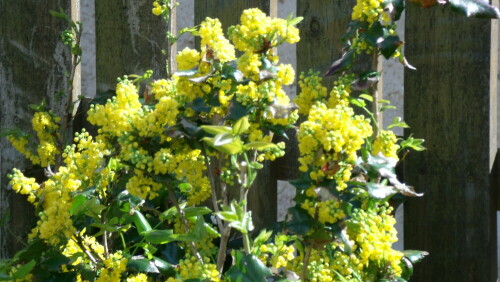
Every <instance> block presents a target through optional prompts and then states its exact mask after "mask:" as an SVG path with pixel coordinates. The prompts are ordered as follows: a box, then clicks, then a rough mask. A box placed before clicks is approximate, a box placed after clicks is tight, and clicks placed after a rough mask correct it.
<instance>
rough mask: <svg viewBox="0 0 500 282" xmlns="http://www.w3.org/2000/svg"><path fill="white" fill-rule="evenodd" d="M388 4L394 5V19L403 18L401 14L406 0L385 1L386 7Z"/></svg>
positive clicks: (392, 13) (392, 16)
mask: <svg viewBox="0 0 500 282" xmlns="http://www.w3.org/2000/svg"><path fill="white" fill-rule="evenodd" d="M388 5H392V8H393V9H392V12H391V18H392V20H393V21H399V19H400V18H401V14H402V13H403V11H404V9H405V1H404V0H387V1H386V2H385V7H386V8H387V7H388Z"/></svg>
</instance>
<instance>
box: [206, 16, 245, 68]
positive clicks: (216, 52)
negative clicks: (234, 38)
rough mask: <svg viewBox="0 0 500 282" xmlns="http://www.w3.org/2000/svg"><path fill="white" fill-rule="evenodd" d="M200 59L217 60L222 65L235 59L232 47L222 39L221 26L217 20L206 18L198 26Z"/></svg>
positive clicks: (227, 41)
mask: <svg viewBox="0 0 500 282" xmlns="http://www.w3.org/2000/svg"><path fill="white" fill-rule="evenodd" d="M199 33H200V37H201V43H200V45H201V51H202V52H201V53H202V57H207V58H213V57H215V58H217V59H219V60H220V61H221V62H222V63H224V62H229V61H232V60H234V59H235V58H236V56H235V51H234V46H233V45H232V44H231V43H230V42H229V40H227V39H226V38H225V37H224V33H223V32H222V25H221V23H220V21H219V20H218V19H211V18H206V19H205V20H204V21H203V22H202V23H201V24H200V30H199Z"/></svg>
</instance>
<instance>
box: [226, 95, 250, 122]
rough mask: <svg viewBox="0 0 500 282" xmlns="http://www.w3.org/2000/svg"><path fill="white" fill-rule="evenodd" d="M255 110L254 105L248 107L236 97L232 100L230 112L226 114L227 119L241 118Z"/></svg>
mask: <svg viewBox="0 0 500 282" xmlns="http://www.w3.org/2000/svg"><path fill="white" fill-rule="evenodd" d="M252 110H253V108H252V107H247V106H244V105H243V104H241V103H240V102H238V101H236V98H233V99H232V100H231V103H230V104H229V109H228V114H227V116H226V118H227V119H230V120H239V119H240V118H242V117H244V116H246V115H248V114H249V113H251V112H252Z"/></svg>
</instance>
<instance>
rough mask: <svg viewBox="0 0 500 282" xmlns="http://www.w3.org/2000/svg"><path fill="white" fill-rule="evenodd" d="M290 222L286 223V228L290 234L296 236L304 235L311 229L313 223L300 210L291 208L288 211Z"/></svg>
mask: <svg viewBox="0 0 500 282" xmlns="http://www.w3.org/2000/svg"><path fill="white" fill-rule="evenodd" d="M288 214H289V215H290V217H291V218H290V220H288V221H287V222H286V227H287V229H288V230H290V231H291V232H293V233H295V234H298V235H305V234H306V233H307V232H309V231H310V230H311V228H312V222H313V221H314V220H313V219H312V218H311V216H310V215H309V214H308V213H307V212H306V211H304V210H303V209H301V208H297V207H291V208H289V209H288Z"/></svg>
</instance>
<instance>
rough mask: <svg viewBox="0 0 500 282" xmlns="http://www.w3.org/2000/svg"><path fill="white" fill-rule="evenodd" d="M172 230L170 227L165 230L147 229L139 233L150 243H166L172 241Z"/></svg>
mask: <svg viewBox="0 0 500 282" xmlns="http://www.w3.org/2000/svg"><path fill="white" fill-rule="evenodd" d="M173 234H174V231H173V230H171V229H166V230H147V231H144V232H143V233H141V235H142V236H144V239H145V240H146V241H148V242H149V243H151V244H167V243H170V242H172V241H174V239H173V236H172V235H173Z"/></svg>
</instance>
